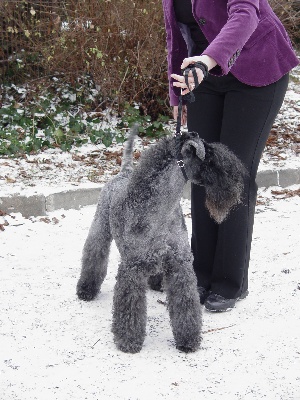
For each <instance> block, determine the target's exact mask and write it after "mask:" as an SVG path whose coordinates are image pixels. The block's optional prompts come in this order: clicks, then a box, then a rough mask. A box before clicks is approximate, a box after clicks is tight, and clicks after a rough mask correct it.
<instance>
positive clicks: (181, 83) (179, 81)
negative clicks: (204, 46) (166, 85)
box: [171, 55, 217, 96]
mask: <svg viewBox="0 0 300 400" xmlns="http://www.w3.org/2000/svg"><path fill="white" fill-rule="evenodd" d="M197 61H201V62H203V63H204V64H206V65H207V68H208V70H211V69H212V68H213V67H215V66H216V65H217V62H216V61H215V60H214V59H213V58H211V57H209V56H207V55H202V56H195V57H188V58H185V59H184V60H183V62H182V64H181V67H180V68H181V69H185V68H186V67H187V66H188V65H190V64H195V62H197ZM195 70H196V73H197V77H198V81H199V84H200V83H201V82H202V81H203V78H204V75H203V72H202V71H201V69H200V68H195ZM171 77H172V78H173V79H175V80H176V82H174V83H173V85H174V86H176V87H179V88H181V94H182V95H183V96H184V95H185V94H187V93H189V92H190V91H192V90H194V89H195V82H194V77H193V74H192V72H191V71H190V72H189V74H188V83H189V85H188V86H187V84H186V82H185V78H184V76H183V75H177V74H171Z"/></svg>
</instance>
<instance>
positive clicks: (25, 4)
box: [0, 0, 300, 117]
mask: <svg viewBox="0 0 300 400" xmlns="http://www.w3.org/2000/svg"><path fill="white" fill-rule="evenodd" d="M270 3H271V5H272V7H273V8H274V11H275V12H276V14H277V15H278V16H279V17H280V19H281V20H282V22H283V23H284V25H285V27H286V28H287V30H288V31H289V34H290V36H291V38H292V40H293V42H294V44H296V43H299V40H300V33H299V32H300V6H299V0H270ZM165 44H166V39H165V30H164V22H163V13H162V5H161V0H152V1H149V0H147V1H146V0H118V1H110V0H80V1H79V0H2V1H0V60H1V61H0V69H2V72H3V74H4V75H5V78H6V79H9V80H12V81H18V80H21V81H23V82H24V80H32V79H35V78H38V77H44V76H47V75H53V74H61V75H63V76H65V79H67V80H68V81H70V82H72V81H75V79H76V78H77V77H78V76H80V75H83V74H87V73H88V74H90V75H91V76H92V78H93V80H94V82H95V84H97V85H98V86H99V87H100V89H101V94H102V96H103V98H104V99H106V100H107V101H113V102H115V103H116V104H122V103H124V101H128V102H131V103H132V102H137V103H140V104H143V107H145V110H144V111H145V112H146V113H148V114H150V115H152V116H154V117H155V116H156V115H157V113H158V112H163V111H167V110H168V106H167V98H168V95H167V92H168V90H167V72H166V69H167V63H166V48H165V47H166V46H165Z"/></svg>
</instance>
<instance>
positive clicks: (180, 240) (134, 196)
mask: <svg viewBox="0 0 300 400" xmlns="http://www.w3.org/2000/svg"><path fill="white" fill-rule="evenodd" d="M137 131H138V128H137V126H135V127H134V128H133V132H132V133H131V135H130V136H129V138H128V140H127V144H126V147H125V151H124V156H123V162H122V167H121V171H120V173H119V174H118V175H117V176H116V177H114V178H113V179H112V180H111V181H110V182H108V183H107V184H106V185H105V186H104V188H103V189H102V191H101V195H100V198H99V202H98V206H97V210H96V213H95V217H94V220H93V223H92V225H91V228H90V231H89V234H88V237H87V239H86V242H85V245H84V249H83V255H82V270H81V276H80V279H79V281H78V284H77V295H78V297H79V298H80V299H82V300H86V301H89V300H92V299H94V298H95V297H96V295H97V294H98V293H99V290H100V287H101V284H102V282H103V280H104V278H105V276H106V273H107V263H108V256H109V249H110V245H111V241H112V240H113V239H114V240H115V242H116V244H117V247H118V250H119V252H120V256H121V262H120V265H119V269H118V273H117V277H116V285H115V289H114V298H113V322H112V332H113V334H114V341H115V344H116V346H117V347H118V348H119V349H120V350H122V351H124V352H129V353H136V352H139V351H140V350H141V348H142V345H143V342H144V339H145V335H146V319H147V310H146V308H147V307H146V290H147V287H148V280H149V278H150V279H151V280H152V284H153V287H155V288H156V289H160V288H161V287H160V279H159V278H160V277H161V276H163V279H164V290H165V291H166V294H167V301H168V311H169V315H170V321H171V326H172V331H173V335H174V339H175V343H176V347H177V348H178V349H179V350H181V351H184V352H191V351H196V350H197V349H198V348H199V346H200V343H201V326H202V308H201V305H200V299H199V294H198V291H197V281H196V277H195V274H194V271H193V266H192V261H193V258H192V254H191V249H190V244H189V238H188V233H187V229H186V225H185V221H184V216H183V213H182V209H181V205H180V199H181V196H182V192H183V189H184V186H185V184H186V180H185V178H184V176H183V174H182V172H181V170H180V168H179V167H178V165H177V161H176V160H177V151H178V148H177V147H176V139H175V138H174V137H171V136H170V137H166V138H163V139H161V140H160V141H158V143H157V144H155V145H153V146H152V147H150V148H149V149H148V150H146V151H145V152H143V154H142V157H141V159H140V161H139V164H138V165H137V167H135V168H133V165H132V152H133V143H134V137H135V135H136V134H137ZM180 151H181V154H182V157H183V161H184V164H185V171H186V174H187V176H188V179H189V180H191V181H192V182H194V183H196V184H200V185H203V186H204V187H205V190H206V206H207V208H208V210H209V212H210V214H211V216H212V217H213V218H214V219H215V220H216V221H217V222H218V223H221V222H222V221H223V220H224V218H226V216H227V214H228V212H229V210H230V209H231V207H233V206H234V205H235V204H237V203H239V202H240V201H241V199H240V198H241V193H242V190H243V177H244V174H245V171H244V167H243V165H242V164H241V162H240V161H239V160H238V159H237V157H236V156H235V155H234V154H233V153H232V152H230V151H229V150H228V149H227V148H226V147H225V146H224V145H222V144H219V143H212V144H208V143H205V142H204V141H203V140H202V139H200V138H199V136H198V135H197V134H195V133H185V134H183V135H182V137H181V142H180ZM153 277H154V278H153ZM155 277H156V278H157V279H156V278H155Z"/></svg>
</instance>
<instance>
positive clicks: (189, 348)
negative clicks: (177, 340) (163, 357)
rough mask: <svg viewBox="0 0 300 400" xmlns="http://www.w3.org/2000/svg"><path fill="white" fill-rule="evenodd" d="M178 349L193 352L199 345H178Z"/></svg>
mask: <svg viewBox="0 0 300 400" xmlns="http://www.w3.org/2000/svg"><path fill="white" fill-rule="evenodd" d="M176 349H177V350H179V351H182V352H184V353H193V352H195V351H197V350H198V349H199V346H197V347H192V346H176Z"/></svg>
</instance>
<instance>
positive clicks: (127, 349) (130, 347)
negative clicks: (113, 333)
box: [117, 343, 143, 354]
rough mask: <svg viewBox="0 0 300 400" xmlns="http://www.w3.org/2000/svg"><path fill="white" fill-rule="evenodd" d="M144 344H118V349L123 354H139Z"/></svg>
mask: <svg viewBox="0 0 300 400" xmlns="http://www.w3.org/2000/svg"><path fill="white" fill-rule="evenodd" d="M142 347H143V345H142V344H135V343H122V344H121V343H117V348H118V349H119V350H121V351H123V353H131V354H135V353H139V352H140V351H141V350H142Z"/></svg>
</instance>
